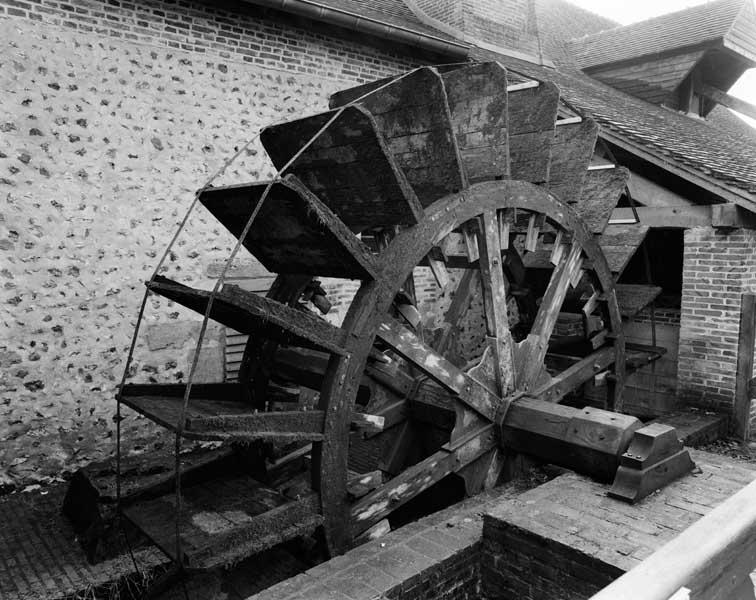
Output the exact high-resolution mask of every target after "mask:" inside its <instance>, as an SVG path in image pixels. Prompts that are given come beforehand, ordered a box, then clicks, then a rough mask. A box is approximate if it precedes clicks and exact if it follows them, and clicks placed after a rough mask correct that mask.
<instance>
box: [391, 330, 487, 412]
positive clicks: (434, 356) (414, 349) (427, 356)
mask: <svg viewBox="0 0 756 600" xmlns="http://www.w3.org/2000/svg"><path fill="white" fill-rule="evenodd" d="M377 336H378V337H379V338H381V339H382V340H383V341H384V342H385V343H386V344H388V345H389V346H391V347H392V348H393V349H394V350H395V351H396V352H398V353H399V354H400V355H401V356H402V357H404V358H405V359H406V360H408V361H410V362H411V363H412V364H413V365H414V366H416V367H417V368H418V369H419V370H420V371H422V372H423V373H425V374H426V375H428V376H429V377H431V378H433V379H434V380H435V381H437V382H438V383H440V384H441V385H443V386H444V387H445V388H447V389H448V390H450V391H452V392H454V393H455V394H457V396H458V398H459V400H460V401H461V402H463V403H464V404H467V405H468V406H469V407H470V408H472V409H473V410H475V411H476V412H478V413H480V414H481V415H482V416H484V417H486V418H487V419H488V420H489V421H493V420H494V418H495V417H496V406H497V404H498V402H499V397H498V396H497V395H496V394H494V393H493V392H492V391H491V390H489V389H488V388H486V387H484V386H483V385H481V384H480V383H479V382H477V381H475V380H474V379H473V378H472V377H470V376H469V375H467V374H466V373H464V372H463V371H461V370H460V369H459V368H457V367H456V366H455V365H453V364H452V363H451V362H449V361H448V360H447V359H446V358H444V357H443V356H441V355H440V354H438V353H437V352H436V351H435V350H433V348H431V347H430V346H428V345H427V344H425V343H424V342H422V341H421V340H420V339H419V338H418V337H417V336H416V335H415V334H414V333H412V332H411V331H410V330H409V329H407V328H405V327H403V326H402V325H401V324H399V323H398V322H397V321H395V320H394V319H386V320H385V321H383V322H382V323H381V324H380V326H379V327H378V332H377Z"/></svg>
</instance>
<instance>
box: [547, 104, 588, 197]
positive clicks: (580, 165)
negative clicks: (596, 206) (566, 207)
mask: <svg viewBox="0 0 756 600" xmlns="http://www.w3.org/2000/svg"><path fill="white" fill-rule="evenodd" d="M597 135H598V125H596V123H595V122H594V121H593V119H587V118H584V119H583V120H582V121H580V122H579V123H568V124H565V125H557V127H556V130H555V131H554V143H553V145H552V147H551V167H550V169H549V191H550V192H551V193H552V194H554V195H555V196H556V197H557V198H559V199H560V200H562V202H566V203H568V204H571V203H576V202H580V193H581V190H582V188H583V180H584V179H585V175H586V172H587V169H588V165H590V163H591V157H592V156H593V148H594V146H595V145H596V137H597Z"/></svg>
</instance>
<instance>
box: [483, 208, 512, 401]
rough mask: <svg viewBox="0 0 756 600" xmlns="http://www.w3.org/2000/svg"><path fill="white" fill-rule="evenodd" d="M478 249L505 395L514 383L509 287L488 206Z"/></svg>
mask: <svg viewBox="0 0 756 600" xmlns="http://www.w3.org/2000/svg"><path fill="white" fill-rule="evenodd" d="M478 250H479V253H480V261H479V265H480V276H481V285H482V288H483V303H484V307H485V315H486V332H487V335H488V345H489V347H490V348H491V351H492V352H493V358H494V373H495V377H496V386H497V390H496V391H498V392H499V395H500V396H504V395H506V394H508V393H509V392H511V391H512V388H513V387H514V372H513V364H512V363H513V360H512V336H511V335H510V333H509V319H508V315H507V290H506V286H505V285H504V272H503V271H502V266H501V250H500V242H499V223H498V220H497V218H496V211H494V210H487V211H485V212H484V213H483V214H482V215H481V235H480V236H478Z"/></svg>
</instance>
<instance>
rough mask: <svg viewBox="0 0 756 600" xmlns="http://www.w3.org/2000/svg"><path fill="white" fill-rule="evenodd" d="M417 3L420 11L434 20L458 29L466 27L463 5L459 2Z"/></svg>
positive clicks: (427, 0) (434, 0)
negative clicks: (463, 17)
mask: <svg viewBox="0 0 756 600" xmlns="http://www.w3.org/2000/svg"><path fill="white" fill-rule="evenodd" d="M415 3H416V4H417V7H418V8H419V9H420V10H422V11H423V12H424V13H425V14H426V15H428V16H429V17H431V18H433V19H438V20H439V21H441V22H442V23H446V24H447V25H451V26H452V27H456V28H457V29H462V28H463V27H464V22H463V19H462V8H463V3H462V2H458V0H415Z"/></svg>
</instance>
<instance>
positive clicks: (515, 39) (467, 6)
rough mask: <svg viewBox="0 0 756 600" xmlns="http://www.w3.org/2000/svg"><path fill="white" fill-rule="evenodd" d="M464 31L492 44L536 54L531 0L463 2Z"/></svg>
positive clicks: (466, 0)
mask: <svg viewBox="0 0 756 600" xmlns="http://www.w3.org/2000/svg"><path fill="white" fill-rule="evenodd" d="M463 5H464V11H465V13H464V20H465V32H466V33H469V34H470V35H472V36H474V37H476V38H478V39H480V40H482V41H484V42H488V43H491V44H496V45H499V46H503V47H505V48H512V49H514V50H519V51H520V52H528V51H530V52H534V51H535V52H534V53H537V49H538V43H537V39H536V23H535V12H534V3H533V0H506V1H501V0H464V2H463Z"/></svg>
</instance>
